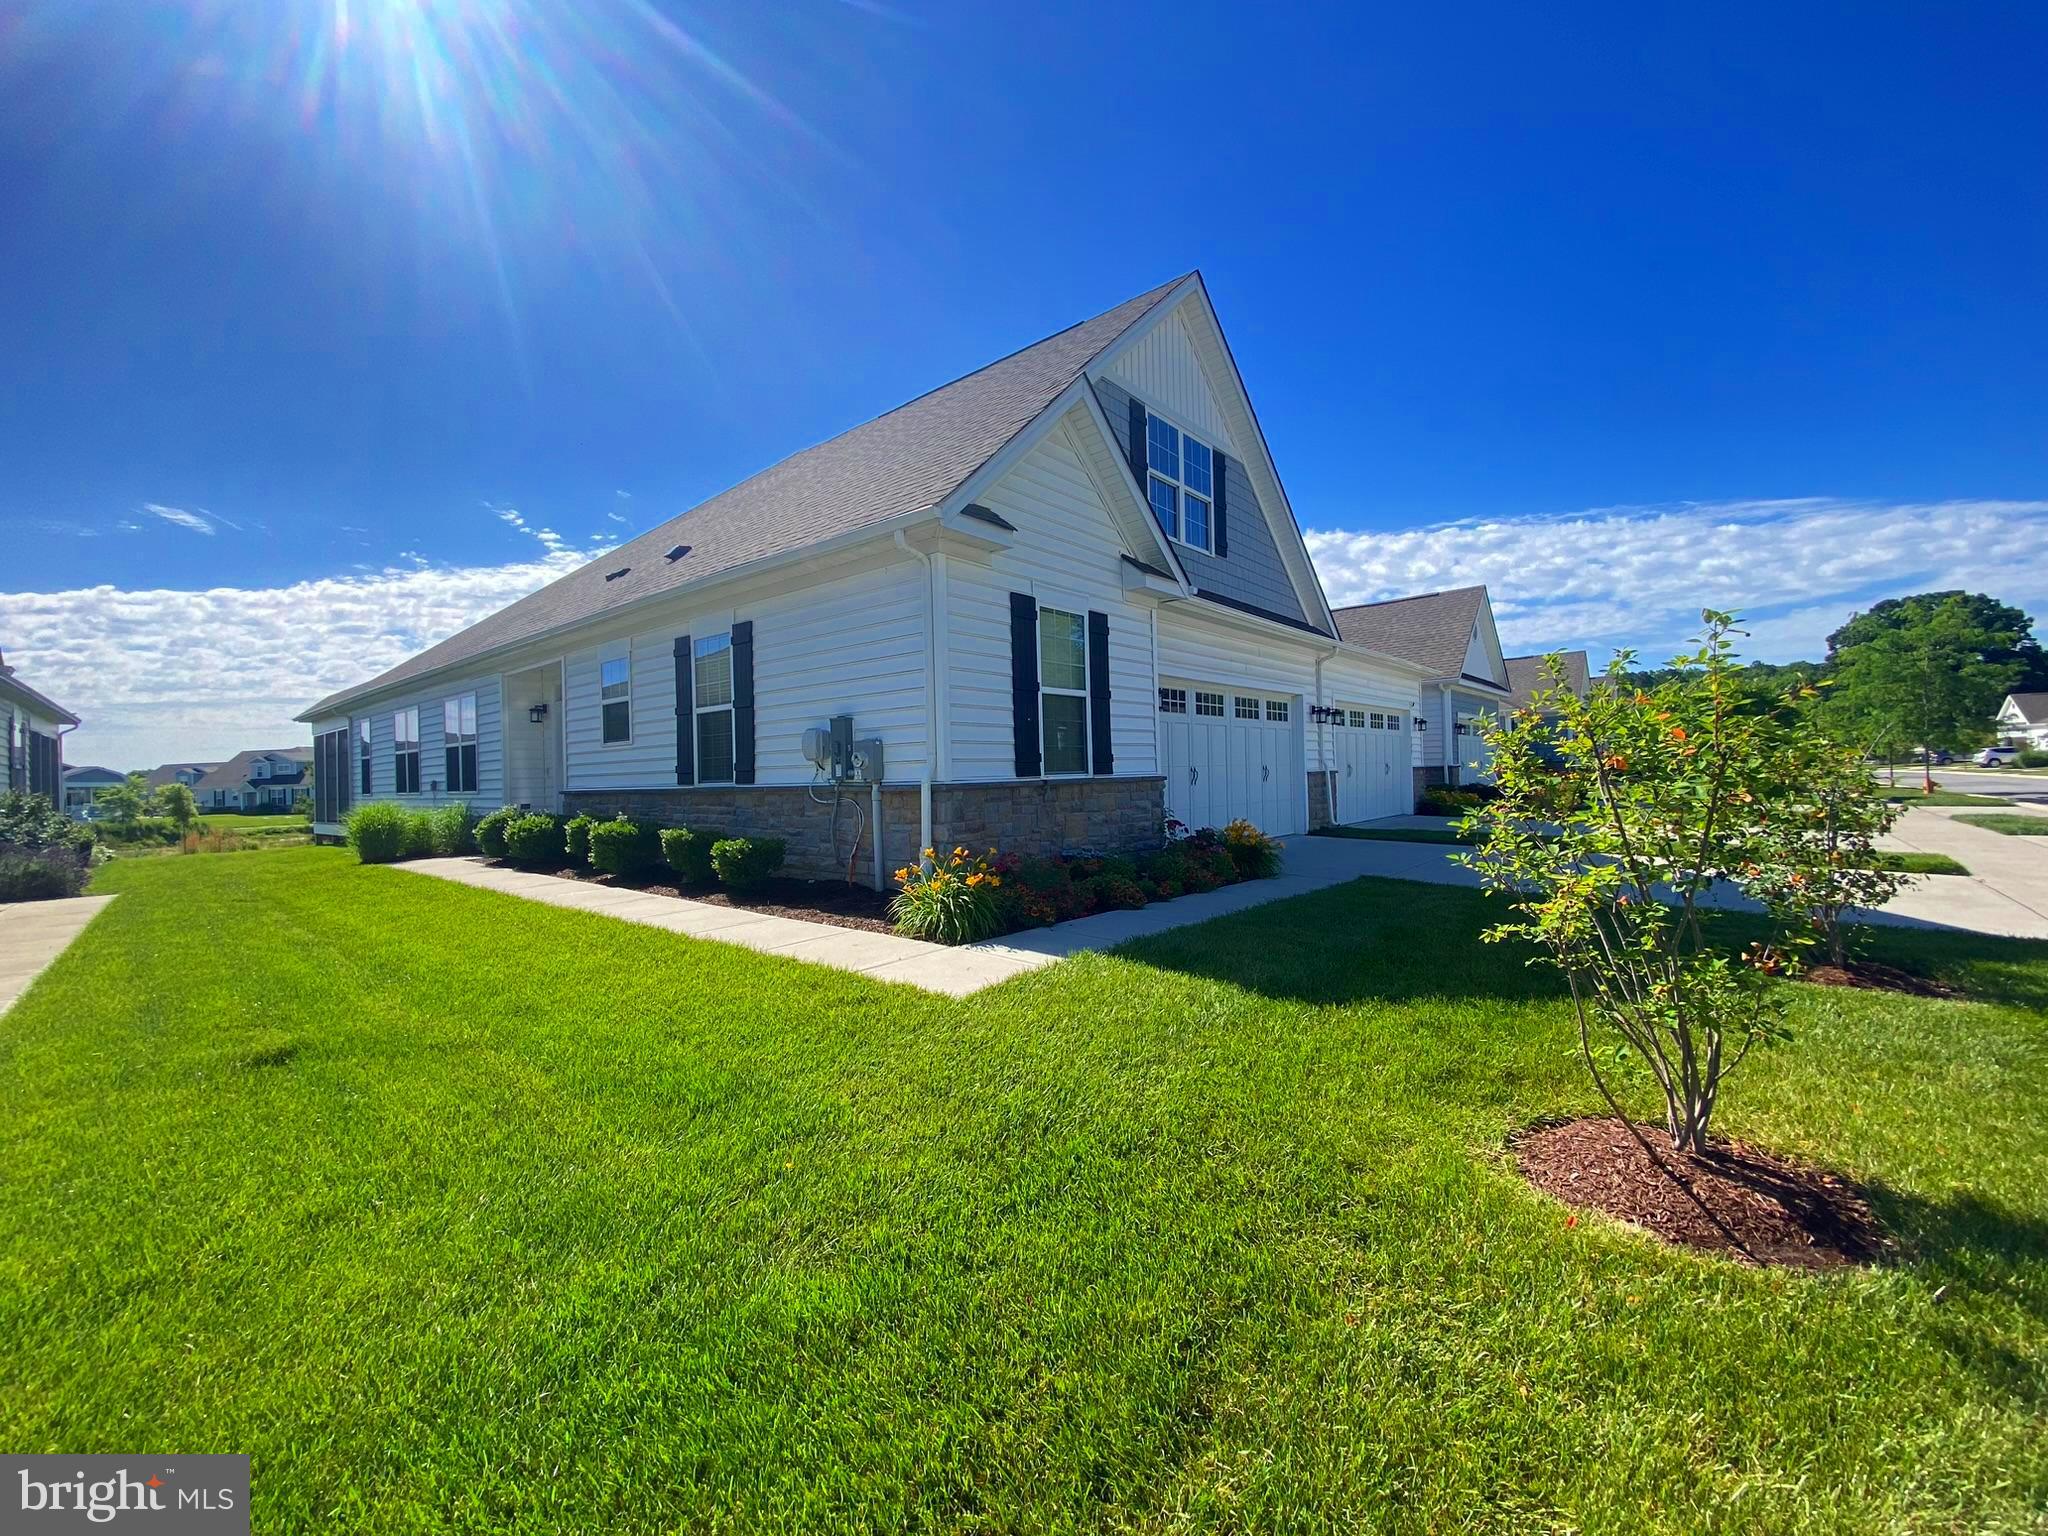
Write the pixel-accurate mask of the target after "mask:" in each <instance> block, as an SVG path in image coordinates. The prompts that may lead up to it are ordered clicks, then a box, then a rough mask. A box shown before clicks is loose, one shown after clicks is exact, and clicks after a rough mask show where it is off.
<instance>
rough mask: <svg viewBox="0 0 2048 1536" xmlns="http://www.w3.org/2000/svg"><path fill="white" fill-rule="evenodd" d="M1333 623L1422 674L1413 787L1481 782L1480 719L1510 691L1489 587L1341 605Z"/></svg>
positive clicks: (1502, 703) (1483, 745)
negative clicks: (1420, 669) (1487, 589)
mask: <svg viewBox="0 0 2048 1536" xmlns="http://www.w3.org/2000/svg"><path fill="white" fill-rule="evenodd" d="M1337 628H1338V632H1339V633H1341V634H1342V635H1343V636H1344V638H1345V639H1346V640H1348V641H1351V642H1352V643H1353V644H1355V645H1361V646H1365V647H1368V648H1370V649H1372V650H1375V651H1385V652H1389V653H1391V654H1392V655H1395V656H1399V657H1402V658H1404V659H1406V660H1408V661H1411V662H1413V663H1415V664H1416V665H1418V666H1420V667H1421V668H1422V669H1423V670H1424V672H1425V673H1426V674H1427V680H1426V681H1425V682H1424V683H1423V685H1422V689H1421V703H1420V707H1419V709H1418V720H1419V723H1420V729H1418V730H1417V731H1416V733H1415V759H1414V765H1415V792H1416V793H1417V794H1420V793H1421V791H1422V787H1423V786H1424V785H1425V784H1473V783H1484V782H1486V780H1487V779H1488V778H1489V777H1490V772H1489V769H1488V765H1487V750H1486V742H1485V739H1484V738H1483V737H1482V736H1481V735H1480V734H1479V724H1478V722H1479V719H1480V717H1481V716H1482V715H1494V714H1499V713H1500V711H1501V709H1502V708H1503V707H1504V706H1505V705H1506V704H1507V703H1508V702H1509V700H1510V699H1511V698H1512V697H1513V695H1514V687H1513V683H1512V681H1511V680H1510V678H1509V676H1508V664H1507V658H1506V657H1505V656H1503V655H1502V654H1501V649H1500V635H1499V634H1498V633H1497V632H1496V631H1495V630H1494V627H1493V603H1492V601H1491V600H1490V599H1489V598H1488V597H1487V595H1486V588H1485V587H1483V586H1482V587H1453V588H1452V589H1451V590H1450V591H1448V592H1424V593H1422V594H1420V595H1419V596H1416V597H1396V598H1391V599H1389V600H1388V601H1386V602H1383V603H1360V604H1359V605H1357V606H1356V607H1353V608H1339V609H1338V610H1337Z"/></svg>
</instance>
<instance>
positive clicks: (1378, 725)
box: [1372, 710, 1387, 731]
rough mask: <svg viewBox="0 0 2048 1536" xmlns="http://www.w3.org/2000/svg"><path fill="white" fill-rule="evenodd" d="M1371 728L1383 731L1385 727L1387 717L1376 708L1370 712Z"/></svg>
mask: <svg viewBox="0 0 2048 1536" xmlns="http://www.w3.org/2000/svg"><path fill="white" fill-rule="evenodd" d="M1372 728H1373V729H1374V730H1376V731H1383V730H1385V729H1386V728H1387V717H1386V716H1385V715H1383V714H1381V713H1380V712H1379V711H1378V710H1374V711H1373V712H1372Z"/></svg>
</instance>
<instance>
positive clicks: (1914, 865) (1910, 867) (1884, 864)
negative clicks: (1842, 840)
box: [1877, 817, 1970, 875]
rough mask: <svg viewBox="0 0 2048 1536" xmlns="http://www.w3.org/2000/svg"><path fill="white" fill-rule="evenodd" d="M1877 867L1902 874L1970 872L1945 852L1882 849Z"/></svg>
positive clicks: (1878, 856)
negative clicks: (1905, 851) (1902, 851)
mask: <svg viewBox="0 0 2048 1536" xmlns="http://www.w3.org/2000/svg"><path fill="white" fill-rule="evenodd" d="M1957 819H1958V820H1962V819H1964V818H1961V817H1958V818H1957ZM1877 867H1878V868H1879V869H1888V870H1891V871H1892V872H1893V873H1894V874H1900V875H1967V874H1968V873H1969V872H1970V871H1969V869H1968V868H1967V867H1965V866H1964V865H1963V864H1962V863H1961V862H1960V861H1958V860H1956V859H1952V858H1950V857H1949V856H1948V855H1947V854H1945V853H1892V852H1889V851H1881V852H1879V854H1878V855H1877Z"/></svg>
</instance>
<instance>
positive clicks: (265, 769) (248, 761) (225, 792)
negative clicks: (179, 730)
mask: <svg viewBox="0 0 2048 1536" xmlns="http://www.w3.org/2000/svg"><path fill="white" fill-rule="evenodd" d="M312 759H313V753H312V751H311V749H309V748H306V747H271V748H267V749H264V748H259V749H258V750H256V751H253V752H238V753H236V754H235V755H234V756H233V757H231V758H229V759H228V760H227V761H226V762H224V763H222V764H221V765H220V766H219V767H218V768H215V769H213V770H212V771H211V772H209V773H206V774H204V775H202V776H201V777H200V778H199V779H197V780H196V781H194V783H193V785H192V798H193V799H194V800H195V801H196V802H197V803H198V806H199V809H200V810H201V811H256V810H264V809H270V808H282V807H287V806H290V805H292V804H294V803H295V802H297V801H300V800H303V799H305V798H306V796H307V795H308V794H310V793H311V792H312V784H311V782H310V775H309V772H308V765H309V764H310V763H311V762H312Z"/></svg>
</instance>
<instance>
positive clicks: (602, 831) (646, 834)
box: [572, 816, 661, 880]
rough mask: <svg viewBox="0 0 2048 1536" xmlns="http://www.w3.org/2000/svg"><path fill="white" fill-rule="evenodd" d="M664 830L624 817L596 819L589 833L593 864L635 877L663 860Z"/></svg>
mask: <svg viewBox="0 0 2048 1536" xmlns="http://www.w3.org/2000/svg"><path fill="white" fill-rule="evenodd" d="M572 825H573V823H572ZM660 830H661V829H660V828H659V827H654V826H643V825H642V824H641V823H639V822H637V821H628V820H627V819H626V818H625V817H624V816H619V817H615V818H614V819H612V820H611V821H600V822H596V823H595V824H593V825H592V826H591V827H590V828H589V829H588V831H587V832H586V833H585V839H586V841H588V843H589V844H590V863H591V867H592V868H593V869H600V870H603V871H604V872H605V873H606V874H608V875H613V876H616V877H618V878H620V879H625V880H630V879H632V878H633V877H634V876H635V875H638V874H640V873H641V872H642V871H644V870H646V869H647V868H648V867H649V866H651V865H652V864H654V863H655V862H656V861H657V860H658V859H660V857H661V839H660V837H659V835H658V834H659V833H660Z"/></svg>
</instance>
